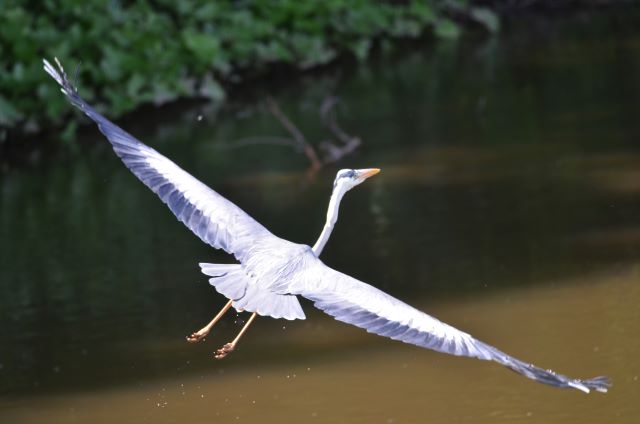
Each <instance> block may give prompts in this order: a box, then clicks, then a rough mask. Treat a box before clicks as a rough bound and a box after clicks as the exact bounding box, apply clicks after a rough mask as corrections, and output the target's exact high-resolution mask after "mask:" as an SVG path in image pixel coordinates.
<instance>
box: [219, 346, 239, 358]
mask: <svg viewBox="0 0 640 424" xmlns="http://www.w3.org/2000/svg"><path fill="white" fill-rule="evenodd" d="M235 348H236V345H235V344H234V343H227V344H225V345H224V346H222V347H221V348H220V349H218V350H216V354H215V355H214V358H216V359H224V358H225V357H226V356H227V355H228V354H230V353H231V352H233V351H234V349H235Z"/></svg>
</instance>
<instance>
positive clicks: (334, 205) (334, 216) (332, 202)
mask: <svg viewBox="0 0 640 424" xmlns="http://www.w3.org/2000/svg"><path fill="white" fill-rule="evenodd" d="M345 192H346V190H344V189H343V188H342V187H341V186H338V187H336V188H335V189H334V190H333V193H331V199H329V209H328V210H327V222H326V223H325V224H324V228H323V229H322V233H320V237H318V241H316V244H314V245H313V248H312V250H313V253H314V254H315V255H316V257H319V256H320V253H321V252H322V249H324V245H325V244H327V241H328V240H329V236H330V235H331V231H333V226H334V224H335V223H336V221H337V220H338V209H339V208H340V201H341V200H342V196H344V193H345Z"/></svg>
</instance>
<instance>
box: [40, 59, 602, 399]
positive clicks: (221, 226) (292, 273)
mask: <svg viewBox="0 0 640 424" xmlns="http://www.w3.org/2000/svg"><path fill="white" fill-rule="evenodd" d="M43 62H44V69H45V71H46V72H47V73H48V74H49V75H51V77H53V78H54V79H55V80H56V81H57V83H58V84H59V85H60V86H61V91H62V92H63V93H64V94H65V95H66V96H67V98H68V99H69V101H70V102H71V103H72V104H73V105H74V106H76V107H77V108H79V109H80V110H81V111H82V112H84V113H85V114H86V115H87V116H88V117H89V118H90V119H91V120H93V121H94V122H95V123H96V124H97V125H98V128H99V130H100V131H101V132H102V134H104V136H105V137H106V138H107V139H108V140H109V142H110V143H111V145H112V146H113V150H114V151H115V153H116V154H117V155H118V156H119V157H120V159H121V160H122V162H123V163H124V164H125V165H126V166H127V168H129V169H130V170H131V172H133V173H134V174H135V175H136V177H138V178H139V179H140V180H141V181H142V182H143V183H144V184H145V185H146V186H147V187H149V188H150V189H151V190H152V191H153V192H154V193H156V194H157V195H158V197H159V198H160V199H161V200H162V201H163V202H164V203H165V204H167V206H168V207H169V209H170V210H171V212H173V213H174V215H175V216H176V217H177V218H178V219H179V220H180V221H182V222H183V223H184V224H185V225H186V226H187V227H188V228H189V229H190V230H191V231H193V232H194V233H195V234H196V235H197V236H198V237H199V238H200V239H201V240H202V241H204V242H205V243H207V244H209V245H211V246H212V247H214V248H217V249H223V250H225V251H226V252H228V253H230V254H232V255H234V256H235V258H236V259H237V260H238V261H239V262H240V263H239V264H207V263H202V264H200V266H201V269H202V272H203V273H204V274H206V275H208V276H210V277H211V279H210V283H211V284H212V285H213V286H214V287H215V288H216V290H217V291H218V292H220V293H221V294H223V295H224V296H225V297H227V298H228V299H229V302H228V303H227V305H226V306H225V308H223V310H222V311H220V313H218V315H216V317H215V318H214V319H213V320H212V321H211V322H210V323H209V324H208V325H207V326H205V327H203V329H201V330H200V331H198V332H195V333H193V334H192V335H191V336H190V337H189V338H188V340H189V341H199V340H201V339H202V338H203V337H204V336H205V335H206V334H208V333H209V330H210V329H211V327H213V325H214V324H215V323H216V322H217V320H218V319H220V317H221V316H222V314H224V312H226V310H228V309H229V308H230V307H232V306H233V307H235V308H236V309H238V310H245V311H249V312H252V313H253V314H252V316H251V318H250V319H249V322H248V323H247V325H245V327H244V328H243V329H242V331H241V332H240V334H239V335H238V337H236V339H235V340H234V341H233V342H231V343H228V344H227V345H225V346H224V347H223V348H221V349H219V350H218V351H217V354H216V357H219V358H222V357H224V356H226V355H227V354H228V353H229V352H230V351H232V350H233V349H234V347H235V345H236V343H237V341H238V340H239V338H240V337H241V336H242V335H243V334H244V332H245V331H246V329H247V328H248V326H249V324H250V323H251V322H252V321H253V319H254V318H255V316H256V314H259V315H263V316H271V317H274V318H285V319H304V318H305V316H304V312H303V311H302V308H301V307H300V304H299V302H298V299H297V296H303V297H305V298H307V299H310V300H311V301H313V302H314V305H315V306H316V307H317V308H319V309H321V310H322V311H324V312H326V313H327V314H329V315H331V316H333V317H335V319H337V320H339V321H343V322H346V323H349V324H352V325H355V326H357V327H360V328H362V329H365V330H366V331H368V332H370V333H375V334H378V335H381V336H384V337H389V338H391V339H394V340H399V341H402V342H405V343H410V344H413V345H416V346H420V347H424V348H428V349H433V350H436V351H439V352H443V353H448V354H451V355H457V356H467V357H473V358H478V359H482V360H490V361H495V362H497V363H499V364H501V365H504V366H505V367H507V368H509V369H511V370H513V371H515V372H517V373H519V374H522V375H524V376H525V377H528V378H530V379H533V380H536V381H539V382H541V383H545V384H549V385H552V386H556V387H565V388H574V389H578V390H581V391H583V392H589V391H590V390H596V391H599V392H606V391H607V389H608V387H609V386H610V382H609V379H608V378H606V377H596V378H592V379H587V380H580V379H574V378H570V377H567V376H564V375H562V374H557V373H555V372H553V371H550V370H544V369H542V368H539V367H536V366H534V365H532V364H528V363H526V362H523V361H520V360H518V359H516V358H514V357H512V356H510V355H507V354H506V353H504V352H501V351H500V350H498V349H496V348H495V347H493V346H490V345H488V344H486V343H484V342H481V341H479V340H477V339H475V338H474V337H472V336H471V335H469V334H467V333H464V332H462V331H460V330H457V329H455V328H453V327H451V326H449V325H447V324H445V323H443V322H441V321H439V320H437V319H435V318H433V317H431V316H429V315H427V314H425V313H424V312H421V311H419V310H417V309H415V308H413V307H411V306H409V305H407V304H406V303H404V302H402V301H400V300H398V299H396V298H394V297H392V296H390V295H388V294H387V293H384V292H383V291H381V290H378V289H376V288H375V287H373V286H370V285H369V284H366V283H363V282H361V281H358V280H356V279H355V278H352V277H350V276H348V275H345V274H343V273H341V272H339V271H336V270H333V269H331V268H329V267H328V266H326V265H325V264H324V263H322V261H320V259H318V256H319V255H320V253H321V251H322V249H323V248H324V246H325V244H326V242H327V240H328V238H329V236H330V234H331V231H332V230H333V226H334V224H335V222H336V220H337V216H338V209H339V205H340V201H341V199H342V196H343V195H344V194H345V193H346V192H347V191H348V190H350V189H351V188H353V187H355V186H356V185H358V184H360V183H362V182H363V181H364V180H365V179H366V178H368V177H370V176H372V175H374V174H376V173H377V172H378V170H377V169H363V170H349V169H345V170H340V171H339V172H338V174H337V176H336V180H335V182H334V188H333V192H332V195H331V199H330V201H329V210H328V212H327V223H326V224H325V227H324V229H323V231H322V233H321V235H320V238H319V239H318V241H317V242H316V244H315V245H314V246H313V247H309V246H306V245H301V244H295V243H292V242H289V241H287V240H284V239H281V238H279V237H277V236H275V235H273V234H272V233H271V232H269V231H268V230H267V229H266V228H265V227H263V226H262V225H261V224H260V223H258V222H257V221H256V220H254V219H253V218H252V217H250V216H249V215H247V214H246V213H245V212H244V211H242V210H241V209H240V208H239V207H237V206H236V205H234V204H233V203H231V202H230V201H229V200H227V199H225V198H224V197H222V196H221V195H220V194H218V193H216V192H215V191H214V190H212V189H210V188H209V187H207V186H206V185H204V184H203V183H201V182H200V181H198V180H197V179H196V178H194V177H193V176H191V175H190V174H189V173H187V172H185V171H184V170H182V169H181V168H180V167H179V166H178V165H176V164H175V163H173V162H172V161H171V160H169V159H167V158H166V157H165V156H163V155H161V154H160V153H158V152H157V151H156V150H154V149H152V148H150V147H148V146H147V145H145V144H143V143H142V142H140V141H139V140H137V139H136V138H134V137H133V136H131V135H130V134H128V133H127V132H125V131H124V130H122V129H121V128H120V127H118V126H117V125H115V124H113V123H112V122H110V121H109V120H108V119H106V118H105V117H104V116H102V115H101V114H99V113H98V112H97V111H96V110H95V109H93V108H92V107H91V106H90V105H89V104H87V103H86V102H85V101H84V100H83V99H82V98H81V97H80V96H79V95H78V92H77V89H76V88H75V87H74V86H73V85H72V84H71V82H70V81H69V79H68V77H67V75H66V74H65V72H64V69H63V68H62V66H61V65H60V63H59V62H58V60H57V59H56V60H55V62H56V65H57V68H56V67H54V66H52V65H51V64H50V63H49V62H48V61H47V60H44V61H43Z"/></svg>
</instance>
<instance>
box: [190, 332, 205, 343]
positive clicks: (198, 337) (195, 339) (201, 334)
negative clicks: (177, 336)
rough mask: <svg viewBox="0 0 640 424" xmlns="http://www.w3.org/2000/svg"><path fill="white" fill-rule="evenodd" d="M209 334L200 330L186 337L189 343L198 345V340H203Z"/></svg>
mask: <svg viewBox="0 0 640 424" xmlns="http://www.w3.org/2000/svg"><path fill="white" fill-rule="evenodd" d="M207 334H209V332H208V331H207V332H204V331H202V330H200V331H196V332H195V333H191V335H190V336H187V341H188V342H189V343H198V342H199V341H200V340H202V339H204V338H205V337H206V336H207Z"/></svg>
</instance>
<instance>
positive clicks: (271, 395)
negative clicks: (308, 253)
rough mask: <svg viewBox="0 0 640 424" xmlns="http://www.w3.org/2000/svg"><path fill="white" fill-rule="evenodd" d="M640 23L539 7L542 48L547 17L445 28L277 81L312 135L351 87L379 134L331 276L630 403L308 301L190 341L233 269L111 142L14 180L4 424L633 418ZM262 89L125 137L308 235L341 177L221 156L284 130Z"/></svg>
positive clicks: (9, 205)
mask: <svg viewBox="0 0 640 424" xmlns="http://www.w3.org/2000/svg"><path fill="white" fill-rule="evenodd" d="M585 19H586V21H585ZM637 20H638V19H635V21H636V22H630V21H633V16H632V15H627V16H626V17H625V18H616V19H613V21H614V22H615V23H616V26H615V29H612V28H611V27H610V26H608V25H607V24H606V22H609V21H607V20H602V19H600V20H599V19H597V18H596V17H595V16H591V15H586V18H585V16H579V17H577V18H574V19H572V20H569V21H567V22H565V23H563V24H560V23H554V22H548V21H543V22H544V23H545V24H544V25H545V26H544V28H545V31H544V36H545V37H542V38H541V37H540V33H538V32H537V31H539V26H538V25H533V27H532V28H524V27H521V28H518V29H514V30H512V31H511V32H510V33H508V34H507V35H505V36H503V37H500V38H497V39H491V40H488V41H475V40H463V41H461V42H460V43H459V44H453V45H452V44H447V43H441V44H438V45H437V46H433V47H432V48H429V49H426V48H423V49H422V50H413V51H409V52H404V53H402V54H399V55H398V56H397V57H395V56H393V55H392V56H393V57H386V58H385V59H384V60H381V61H380V63H377V62H375V61H374V62H373V63H371V64H370V66H367V67H364V66H363V67H359V68H357V69H347V70H346V71H345V74H343V75H342V76H340V75H334V74H327V75H324V76H320V77H314V78H310V79H308V80H303V81H301V82H300V83H297V85H294V86H290V85H287V86H285V87H281V88H280V89H279V91H278V93H277V97H278V101H279V102H280V104H281V105H282V107H283V108H285V109H286V111H287V113H288V114H290V116H291V118H292V119H293V120H294V121H295V122H296V123H297V124H298V125H299V126H300V127H301V128H303V129H304V131H305V133H306V134H307V136H308V137H309V138H310V139H313V140H321V139H322V137H324V136H326V134H324V133H323V132H322V131H321V128H320V127H319V124H318V118H317V111H316V110H313V107H311V106H309V105H312V104H313V105H317V104H319V103H320V101H319V100H320V99H322V98H323V97H324V96H325V95H326V94H327V92H336V93H337V94H339V95H340V96H341V98H342V100H343V102H342V104H343V105H344V107H343V110H342V111H341V112H342V115H341V122H342V124H343V125H344V127H345V128H348V129H349V131H350V132H351V133H353V134H357V135H358V136H360V137H361V138H362V139H363V140H364V141H365V143H364V146H363V147H362V148H361V149H360V151H359V152H357V154H356V155H354V156H352V157H350V158H348V159H346V160H344V161H343V162H342V163H340V164H339V166H341V167H342V166H345V167H346V166H348V167H371V166H379V167H381V168H382V169H383V172H382V173H381V174H380V175H379V176H376V177H375V178H372V179H371V180H369V181H367V183H366V184H363V185H362V186H360V187H358V188H357V189H356V190H354V191H352V192H350V193H349V194H348V195H347V197H346V198H345V201H344V206H343V207H342V209H341V216H340V221H339V223H338V225H337V228H336V231H335V232H334V234H333V236H332V239H331V241H330V242H329V244H328V246H327V249H326V250H325V252H324V254H323V259H324V260H325V261H326V262H327V263H328V264H329V265H331V266H332V267H335V268H337V269H340V270H343V271H345V272H347V273H349V274H351V275H354V276H357V277H358V278H360V279H362V280H364V281H368V282H371V283H373V284H375V285H376V286H378V287H380V288H382V289H384V290H387V291H389V292H391V293H392V294H394V295H396V296H398V297H400V298H402V299H405V300H407V301H409V302H410V303H412V304H414V305H416V306H418V307H420V308H422V309H424V310H427V311H429V312H431V313H433V314H435V315H436V316H438V317H440V318H442V319H444V320H445V321H447V322H450V323H452V324H454V325H456V326H459V327H461V328H462V329H464V330H466V331H469V332H471V333H472V334H474V335H476V336H477V337H479V338H481V339H483V340H486V341H487V342H490V343H493V344H496V345H497V346H498V347H499V348H501V349H503V350H505V351H507V352H510V353H513V354H514V355H516V356H518V357H521V358H522V359H525V360H530V361H532V362H535V363H537V364H539V365H541V366H545V367H550V368H553V369H556V370H558V371H560V372H563V373H567V374H569V375H572V376H576V377H591V376H595V375H599V374H606V375H610V376H611V377H612V378H613V380H614V384H615V386H614V388H613V390H612V392H611V393H609V394H607V395H593V396H584V395H582V394H581V393H578V392H575V393H574V392H569V391H562V390H554V389H552V388H548V387H545V386H542V385H540V384H536V383H533V382H531V381H528V380H526V379H524V378H522V377H519V376H516V375H514V374H512V373H510V372H508V371H506V370H504V369H502V368H501V367H499V366H493V365H490V364H486V363H481V362H479V361H474V360H465V359H460V358H450V357H446V356H444V355H441V354H436V353H432V352H427V351H422V350H419V349H417V348H413V347H410V346H405V345H402V344H398V343H395V342H391V341H388V340H384V339H382V338H380V337H375V336H371V335H368V334H366V333H363V332H361V331H360V330H358V329H355V328H350V327H349V326H346V325H344V324H340V323H337V322H335V321H333V320H331V319H330V318H328V317H326V316H324V315H322V314H321V313H319V312H314V310H313V309H312V307H311V305H309V304H308V303H305V304H304V307H305V310H306V312H307V316H308V320H306V321H302V322H300V321H299V322H285V321H275V320H269V319H260V320H259V321H258V322H257V324H256V325H255V327H254V328H252V329H251V330H250V332H249V333H248V335H247V337H246V339H245V340H243V342H242V344H241V345H240V349H239V350H238V351H237V352H235V353H234V354H232V355H231V356H230V358H229V359H227V360H225V361H221V362H217V361H214V360H213V359H212V358H211V354H212V352H213V351H214V350H215V349H216V348H217V347H219V346H220V345H222V344H223V343H224V342H227V341H228V340H229V339H230V338H231V337H233V334H234V333H235V332H236V331H237V330H238V329H239V327H240V325H241V320H242V319H245V318H246V317H245V316H243V315H240V316H239V317H236V316H235V314H231V315H230V316H229V317H227V319H225V320H224V321H223V322H221V324H220V326H219V328H218V331H217V332H215V333H214V334H213V335H211V336H210V337H209V338H208V340H207V341H206V343H201V344H199V345H196V346H193V345H188V344H187V343H185V341H184V336H186V335H187V334H189V333H190V332H191V331H193V330H194V329H196V328H199V327H200V326H201V325H202V324H203V323H204V322H205V321H206V320H207V319H208V318H209V317H210V316H211V314H213V313H214V312H215V310H216V309H217V308H219V307H220V306H222V304H223V299H222V298H221V297H220V296H217V295H215V293H214V292H213V290H212V289H211V288H210V287H209V286H208V285H207V283H206V279H205V278H204V277H203V276H202V275H200V274H199V272H198V268H197V265H196V264H197V262H199V261H203V260H205V261H228V260H230V259H229V258H228V257H227V256H225V255H224V254H221V253H219V252H213V251H212V249H210V248H208V247H207V246H205V245H203V244H202V243H201V242H200V241H199V240H197V239H196V238H195V237H194V236H193V235H192V234H190V233H189V232H188V231H187V230H185V228H184V227H183V226H182V225H181V224H179V223H177V222H176V221H175V219H174V218H173V217H172V216H171V214H170V213H169V212H167V211H166V209H165V207H164V206H163V205H162V204H161V203H160V202H159V201H158V200H157V199H156V198H155V196H154V195H152V194H151V193H149V192H148V191H147V189H146V188H144V187H143V186H142V185H141V184H140V183H139V182H137V181H136V180H135V178H134V177H132V176H131V175H130V174H129V173H128V172H127V171H126V170H125V169H124V168H123V167H122V165H121V164H120V163H119V162H118V161H117V160H116V159H115V157H114V156H113V153H112V152H110V151H109V149H108V148H107V147H106V146H105V145H104V142H103V141H102V139H101V137H100V136H99V135H97V134H95V131H93V132H92V133H91V135H90V137H89V141H88V142H87V144H96V147H95V148H88V149H86V150H87V151H86V152H84V153H85V154H83V155H81V156H80V157H79V158H77V159H74V160H73V161H71V160H70V159H67V158H64V157H55V158H51V161H50V162H49V163H47V164H45V165H43V166H39V167H37V168H31V167H25V168H23V169H18V170H15V171H13V172H12V173H10V174H8V175H4V176H3V177H2V178H3V179H2V184H1V185H0V240H1V241H0V320H1V322H2V323H3V325H2V326H0V340H2V342H1V343H0V393H2V395H3V398H2V399H1V400H0V418H2V422H5V421H6V422H12V423H13V422H43V421H44V422H72V421H74V420H75V421H78V422H86V421H94V422H113V421H119V422H140V421H142V420H145V419H146V420H150V421H153V422H175V421H179V420H183V421H185V422H205V421H206V422H211V421H214V422H218V421H221V422H232V421H233V422H235V421H237V420H250V421H251V422H253V421H257V420H258V419H260V420H261V421H263V422H282V421H285V422H288V421H294V422H295V421H298V422H306V421H311V420H313V419H317V420H318V421H321V422H344V421H345V420H348V421H350V422H367V423H368V422H384V423H387V422H389V423H391V422H448V421H459V422H497V421H501V422H517V421H525V420H526V421H527V422H563V423H573V422H581V423H582V422H598V423H601V422H621V423H624V422H635V420H637V416H638V414H639V413H640V409H639V408H638V405H637V399H638V395H640V390H639V388H640V382H639V381H638V376H639V375H640V368H639V366H638V361H637V358H638V357H639V355H640V345H639V342H638V337H637V335H638V334H640V333H639V331H638V330H640V328H638V326H639V324H638V323H640V316H639V315H640V312H639V311H640V309H639V308H638V306H637V305H638V303H639V302H640V291H639V289H638V279H639V273H640V241H639V240H640V237H639V236H638V228H640V224H639V223H640V221H639V220H640V218H639V217H640V197H638V194H639V190H638V188H639V186H638V179H637V178H636V176H637V172H638V171H637V169H638V165H639V164H640V156H639V154H640V152H639V151H638V148H637V135H638V134H640V122H639V121H638V120H637V118H636V116H635V115H636V114H635V108H636V106H637V105H635V104H632V103H633V102H634V101H637V97H633V96H632V95H631V93H633V92H634V90H636V92H637V89H638V87H640V72H639V71H640V69H639V68H640V63H639V62H638V59H637V58H638V57H640V55H639V54H638V53H640V52H639V51H638V46H640V43H638V37H637V35H636V32H635V31H628V28H636V27H637V25H635V24H636V23H637ZM576 34H577V35H576ZM578 35H579V37H578ZM594 46H595V47H594ZM605 50H606V51H609V50H615V51H616V54H609V55H603V54H602V52H603V51H605ZM390 61H391V62H392V63H394V66H388V64H389V63H390ZM260 90H262V88H260V87H257V88H255V91H256V92H260ZM301 93H302V94H301ZM248 97H249V98H247V99H244V100H242V101H238V103H235V104H231V105H230V106H229V107H228V108H227V109H226V110H224V111H221V112H219V114H218V115H217V116H215V115H214V114H209V115H207V114H205V116H207V117H208V118H207V119H204V120H203V121H202V122H201V121H197V120H196V119H195V116H196V115H197V114H198V113H199V112H200V111H187V112H185V113H184V115H183V116H182V118H181V119H180V120H177V119H175V118H174V119H166V120H165V119H158V118H157V117H153V120H152V122H151V123H147V124H135V123H134V124H131V125H127V128H128V129H130V130H131V132H133V133H135V134H137V135H140V137H141V138H143V139H144V140H146V141H147V142H149V144H152V145H153V146H155V147H158V149H160V150H161V151H162V152H164V153H166V154H167V155H168V156H169V157H171V158H173V159H175V160H176V161H177V162H178V163H179V164H181V165H182V166H184V167H185V168H186V169H188V170H189V171H191V172H193V173H194V174H195V175H197V176H198V177H199V178H201V179H202V180H203V181H205V182H207V183H211V185H213V186H214V187H215V188H216V189H217V190H218V191H219V192H221V193H222V194H223V195H225V196H227V197H229V198H231V199H233V200H234V201H235V202H236V203H237V204H239V205H240V206H241V207H242V208H243V209H245V210H246V211H247V212H249V213H250V214H251V215H253V216H255V217H256V218H257V219H259V220H260V221H261V222H262V223H264V224H265V225H266V226H267V227H269V228H270V229H272V230H273V232H274V233H275V234H278V235H280V236H282V237H285V238H288V239H291V240H293V241H296V242H306V243H312V242H313V241H314V239H315V237H316V236H317V235H318V233H319V232H320V229H321V228H322V224H323V219H324V216H325V208H326V202H327V200H328V196H329V192H330V188H331V181H332V179H333V174H334V173H335V169H327V170H326V171H323V172H321V173H320V175H318V176H317V177H316V178H315V179H309V178H307V177H306V174H305V172H304V167H305V166H306V161H305V159H304V158H303V157H301V156H297V155H295V154H294V153H292V152H291V151H289V150H286V149H278V148H275V147H265V146H261V147H252V148H238V149H229V148H228V146H227V147H224V148H220V145H221V144H225V145H226V144H227V143H228V141H229V140H238V139H242V138H244V137H249V136H256V135H261V134H265V135H273V134H280V133H279V131H281V129H280V128H279V127H278V123H277V122H274V120H273V119H272V118H270V117H269V116H268V115H267V114H265V113H264V112H263V111H261V110H260V108H259V107H254V106H252V104H253V103H255V98H251V96H248ZM632 106H633V107H632ZM157 120H159V121H160V123H157V122H156V121H157ZM323 134H324V135H323Z"/></svg>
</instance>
